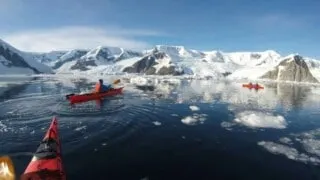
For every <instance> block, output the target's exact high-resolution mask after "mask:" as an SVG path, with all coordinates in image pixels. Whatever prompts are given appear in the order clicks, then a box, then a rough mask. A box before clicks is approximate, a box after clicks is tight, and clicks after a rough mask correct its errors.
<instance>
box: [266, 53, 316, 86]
mask: <svg viewBox="0 0 320 180" xmlns="http://www.w3.org/2000/svg"><path fill="white" fill-rule="evenodd" d="M260 78H261V79H271V80H278V81H294V82H309V83H318V82H319V81H318V80H317V79H316V78H315V77H313V75H312V74H311V72H310V71H309V68H308V66H307V64H306V62H305V61H304V60H303V58H302V57H301V56H298V55H295V56H293V57H290V58H287V59H284V60H283V61H281V62H280V63H279V65H277V66H276V67H275V69H274V70H271V71H269V72H267V73H265V74H264V75H262V76H261V77H260Z"/></svg>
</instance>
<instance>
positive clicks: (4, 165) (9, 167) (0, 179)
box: [0, 156, 15, 180]
mask: <svg viewBox="0 0 320 180" xmlns="http://www.w3.org/2000/svg"><path fill="white" fill-rule="evenodd" d="M0 180H15V173H14V167H13V163H12V161H11V159H10V157H9V156H2V157H0Z"/></svg>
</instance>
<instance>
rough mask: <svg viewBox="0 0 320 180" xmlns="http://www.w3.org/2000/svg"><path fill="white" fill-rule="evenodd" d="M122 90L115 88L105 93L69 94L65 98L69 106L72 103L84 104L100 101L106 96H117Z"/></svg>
mask: <svg viewBox="0 0 320 180" xmlns="http://www.w3.org/2000/svg"><path fill="white" fill-rule="evenodd" d="M122 90H123V87H121V88H117V89H110V90H108V91H107V92H103V93H87V94H79V95H76V94H69V95H66V98H67V99H68V100H69V101H70V103H71V104H74V103H80V102H86V101H91V100H96V99H102V98H104V97H107V96H115V95H118V94H121V93H122Z"/></svg>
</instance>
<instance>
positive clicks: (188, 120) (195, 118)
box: [181, 114, 206, 125]
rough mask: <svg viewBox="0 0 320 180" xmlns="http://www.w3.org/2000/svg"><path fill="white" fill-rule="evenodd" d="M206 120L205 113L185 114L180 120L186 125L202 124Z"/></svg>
mask: <svg viewBox="0 0 320 180" xmlns="http://www.w3.org/2000/svg"><path fill="white" fill-rule="evenodd" d="M205 120H206V114H193V115H192V116H187V117H185V118H183V119H182V120H181V122H182V123H183V124H186V125H196V124H203V123H204V121H205Z"/></svg>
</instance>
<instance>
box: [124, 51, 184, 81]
mask: <svg viewBox="0 0 320 180" xmlns="http://www.w3.org/2000/svg"><path fill="white" fill-rule="evenodd" d="M163 58H169V57H168V55H167V54H166V53H164V52H159V51H158V50H154V51H152V52H151V53H150V54H149V55H147V56H145V57H143V58H142V59H141V60H140V61H138V62H136V63H135V64H133V65H132V66H130V67H126V68H125V69H124V70H123V72H127V73H145V74H146V75H155V74H156V75H181V74H183V72H180V71H177V70H176V67H175V66H174V65H171V66H169V67H161V68H160V69H159V70H158V72H156V68H155V67H154V66H155V65H157V64H158V63H157V62H156V60H158V59H163ZM169 64H172V63H171V62H170V63H169Z"/></svg>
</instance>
